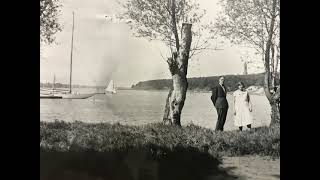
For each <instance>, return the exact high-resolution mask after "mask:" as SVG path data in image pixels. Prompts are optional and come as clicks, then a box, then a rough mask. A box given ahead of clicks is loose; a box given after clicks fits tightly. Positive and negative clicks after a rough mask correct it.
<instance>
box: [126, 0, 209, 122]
mask: <svg viewBox="0 0 320 180" xmlns="http://www.w3.org/2000/svg"><path fill="white" fill-rule="evenodd" d="M124 8H125V13H124V14H122V15H121V18H126V19H130V21H128V22H130V23H129V25H130V26H131V28H132V29H134V30H135V31H134V32H135V35H136V36H137V37H144V38H148V39H149V40H160V41H162V42H163V43H165V44H166V45H167V47H168V48H170V52H171V54H170V55H169V57H167V59H166V60H167V63H168V65H169V70H170V72H171V75H172V81H173V87H172V89H171V90H170V92H169V94H168V98H167V103H166V108H165V112H164V117H163V121H164V122H170V124H174V125H178V126H181V121H180V118H181V111H182V108H183V106H184V101H185V99H186V92H187V88H188V82H187V71H188V61H189V59H190V58H191V57H192V56H193V55H196V54H197V53H199V52H200V51H201V50H203V49H206V48H208V47H209V43H208V41H209V38H203V37H202V36H203V35H204V33H203V31H204V30H206V29H207V26H204V25H201V24H200V21H201V18H202V17H203V16H204V14H205V11H204V10H200V8H199V4H198V3H196V2H195V1H193V0H156V1H155V0H129V1H128V2H127V3H126V4H124ZM191 27H192V28H191ZM208 36H209V33H208ZM192 39H196V41H195V43H193V44H192V45H191V42H192Z"/></svg>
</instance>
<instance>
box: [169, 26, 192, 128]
mask: <svg viewBox="0 0 320 180" xmlns="http://www.w3.org/2000/svg"><path fill="white" fill-rule="evenodd" d="M191 26H192V24H187V23H183V24H182V34H181V46H180V49H179V51H178V52H177V53H176V52H174V53H173V54H172V57H171V58H168V61H167V62H168V65H169V70H170V72H171V75H172V82H173V83H172V89H171V90H170V92H169V94H168V98H167V102H166V106H165V112H164V116H163V121H164V123H167V122H170V124H173V125H178V126H181V121H180V118H181V111H182V108H183V106H184V101H185V99H186V93H187V88H188V82H187V71H188V60H189V52H190V46H191V41H192V33H191Z"/></svg>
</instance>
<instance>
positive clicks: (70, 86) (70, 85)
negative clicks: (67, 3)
mask: <svg viewBox="0 0 320 180" xmlns="http://www.w3.org/2000/svg"><path fill="white" fill-rule="evenodd" d="M73 31H74V12H72V36H71V54H70V84H69V93H71V91H72V90H71V88H72V51H73Z"/></svg>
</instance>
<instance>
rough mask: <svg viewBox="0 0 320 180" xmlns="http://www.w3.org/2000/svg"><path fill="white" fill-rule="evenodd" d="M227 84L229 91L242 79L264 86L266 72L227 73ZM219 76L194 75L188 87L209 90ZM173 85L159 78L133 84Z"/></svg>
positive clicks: (159, 87) (142, 86) (150, 86)
mask: <svg viewBox="0 0 320 180" xmlns="http://www.w3.org/2000/svg"><path fill="white" fill-rule="evenodd" d="M224 77H225V84H226V86H227V87H228V89H229V91H234V90H236V89H237V83H238V82H239V81H242V82H243V83H244V84H245V85H246V87H249V86H261V87H262V86H263V84H264V74H263V73H259V74H249V75H225V76H224ZM218 79H219V76H209V77H194V78H188V89H189V90H201V91H209V90H211V89H212V88H213V87H214V86H216V85H218V82H219V80H218ZM171 86H172V80H171V79H159V80H150V81H142V82H138V83H137V84H135V85H132V86H131V88H133V89H145V90H165V89H170V87H171Z"/></svg>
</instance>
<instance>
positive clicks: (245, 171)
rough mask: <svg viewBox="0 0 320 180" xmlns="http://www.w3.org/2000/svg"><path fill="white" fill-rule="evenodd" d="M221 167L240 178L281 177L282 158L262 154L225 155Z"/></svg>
mask: <svg viewBox="0 0 320 180" xmlns="http://www.w3.org/2000/svg"><path fill="white" fill-rule="evenodd" d="M221 167H222V168H223V169H226V170H227V171H228V174H231V175H233V176H235V177H237V178H236V179H239V180H240V179H246V180H251V179H252V180H278V179H280V159H275V160H273V159H271V158H269V157H261V156H243V157H224V158H223V164H222V165H221Z"/></svg>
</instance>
